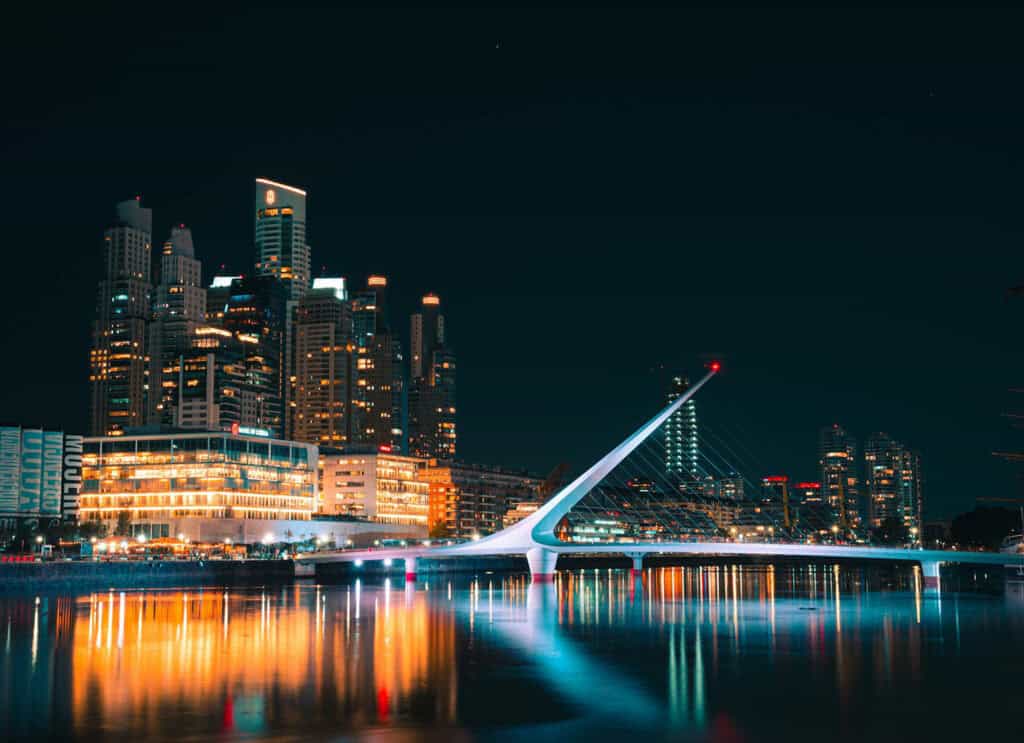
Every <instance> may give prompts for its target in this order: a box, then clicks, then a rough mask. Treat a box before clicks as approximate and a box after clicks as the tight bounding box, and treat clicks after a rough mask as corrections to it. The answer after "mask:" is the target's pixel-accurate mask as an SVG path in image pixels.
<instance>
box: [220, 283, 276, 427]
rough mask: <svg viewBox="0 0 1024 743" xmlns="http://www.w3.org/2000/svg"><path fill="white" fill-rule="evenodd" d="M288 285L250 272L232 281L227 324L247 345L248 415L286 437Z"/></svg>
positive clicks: (245, 410) (245, 413)
mask: <svg viewBox="0 0 1024 743" xmlns="http://www.w3.org/2000/svg"><path fill="white" fill-rule="evenodd" d="M286 291H287V289H286V287H285V286H284V284H283V282H281V281H280V280H278V279H276V278H275V277H273V276H245V277H243V278H241V279H237V280H235V281H233V282H232V284H231V294H230V296H229V297H228V301H227V304H226V305H225V307H224V318H223V320H222V323H221V325H222V327H223V328H224V329H225V330H227V331H229V332H230V333H231V334H232V335H233V336H234V337H236V338H237V339H238V340H239V341H241V342H242V343H243V344H244V345H243V348H244V349H245V352H244V353H245V362H244V363H245V376H246V381H247V386H246V390H247V392H246V394H245V396H244V399H243V401H242V417H243V418H244V419H245V420H247V421H252V422H253V423H252V425H254V426H256V427H258V428H266V429H268V430H270V431H271V433H272V435H274V436H280V435H281V432H282V431H283V430H284V418H283V415H284V411H283V409H282V407H283V400H284V363H283V362H284V346H285V344H284V334H285V327H286V321H285V312H286V308H287V304H288V300H287V296H286Z"/></svg>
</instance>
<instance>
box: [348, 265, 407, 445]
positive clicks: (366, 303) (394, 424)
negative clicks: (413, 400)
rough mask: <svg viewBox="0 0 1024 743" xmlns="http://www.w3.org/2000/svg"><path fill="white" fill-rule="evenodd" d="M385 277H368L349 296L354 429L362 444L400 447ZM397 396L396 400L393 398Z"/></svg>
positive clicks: (397, 378) (398, 377)
mask: <svg viewBox="0 0 1024 743" xmlns="http://www.w3.org/2000/svg"><path fill="white" fill-rule="evenodd" d="M387 286H388V280H387V277H385V276H370V277H369V279H368V280H367V282H366V288H365V289H363V290H361V291H359V292H357V293H356V294H355V296H354V297H353V299H352V318H353V328H354V336H355V342H356V347H357V360H356V365H357V377H358V381H357V383H356V397H355V399H354V400H353V404H354V405H356V406H358V407H359V408H360V409H361V413H362V415H361V425H360V426H359V428H358V430H354V431H353V436H354V439H355V440H356V441H358V442H361V443H368V444H374V445H375V446H378V447H381V446H386V447H390V448H391V449H392V450H394V451H396V452H398V451H401V450H402V438H403V435H402V431H403V429H402V419H401V394H402V386H403V376H402V369H401V366H400V364H401V348H400V346H399V345H398V339H396V338H395V337H394V335H393V334H392V332H391V322H390V318H389V315H388V298H387ZM396 396H397V398H398V400H397V401H396V399H395V398H396Z"/></svg>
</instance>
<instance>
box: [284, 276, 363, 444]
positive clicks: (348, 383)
mask: <svg viewBox="0 0 1024 743" xmlns="http://www.w3.org/2000/svg"><path fill="white" fill-rule="evenodd" d="M313 287H314V288H313V289H311V290H310V291H309V292H308V293H307V294H306V296H304V297H303V298H302V299H301V300H299V303H298V305H297V306H296V307H295V311H294V318H293V320H292V334H293V338H292V342H291V348H292V353H293V355H294V358H293V360H292V363H291V368H292V375H291V377H289V380H288V430H287V438H289V439H292V440H294V441H305V442H307V443H310V444H321V445H334V446H341V445H343V444H346V443H348V442H349V441H351V440H352V427H353V423H354V420H353V419H354V418H355V417H356V416H355V415H354V410H353V407H352V398H353V385H354V381H355V375H354V371H355V370H354V369H353V366H354V365H353V358H354V357H355V355H356V353H355V351H356V347H355V344H354V342H353V339H352V314H351V310H350V306H349V304H348V302H347V301H346V296H345V288H344V279H334V280H332V279H317V280H316V282H314V285H313Z"/></svg>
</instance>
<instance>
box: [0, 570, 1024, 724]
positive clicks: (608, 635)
mask: <svg viewBox="0 0 1024 743" xmlns="http://www.w3.org/2000/svg"><path fill="white" fill-rule="evenodd" d="M901 587H902V588H903V589H904V590H899V591H880V590H869V589H868V582H866V579H865V573H864V572H863V571H855V570H847V569H843V570H840V569H839V568H838V567H829V568H827V569H822V568H805V569H792V568H786V569H776V568H774V567H771V566H769V567H767V568H765V567H756V568H751V567H742V566H733V565H724V566H712V567H693V568H662V569H649V570H646V571H645V572H644V573H643V575H642V576H641V577H637V578H633V577H632V576H630V574H629V572H628V571H619V570H604V569H602V570H594V569H587V570H578V571H573V572H563V573H560V574H559V578H558V580H557V582H556V583H555V585H538V586H534V585H531V584H530V583H529V579H528V578H527V577H525V576H512V577H510V576H502V575H480V576H477V577H476V578H475V579H473V580H471V581H467V580H461V581H459V580H457V579H455V578H451V579H450V578H449V577H447V576H432V577H430V579H429V580H421V581H420V582H419V583H418V584H416V585H415V586H413V585H406V584H404V583H402V582H393V581H384V582H379V583H377V584H375V585H367V584H364V583H362V582H356V583H354V584H352V585H335V586H315V585H312V584H301V583H299V584H295V585H291V586H286V587H277V588H268V589H245V590H241V589H233V590H229V591H225V590H223V589H211V588H207V589H197V588H192V589H188V590H180V591H179V590H154V591H126V592H121V591H109V592H102V593H94V594H89V595H84V596H79V597H40V598H39V599H38V600H37V599H36V598H35V597H31V598H18V599H10V598H7V599H0V622H2V624H0V632H2V633H3V655H2V658H3V660H2V665H0V729H3V730H5V731H9V733H10V735H9V736H8V737H10V738H18V737H32V738H35V739H39V738H40V737H51V738H63V739H69V738H70V739H82V740H89V739H98V738H101V737H108V736H112V735H116V736H121V737H125V738H128V739H140V738H143V737H145V738H150V739H175V740H182V739H189V738H193V739H204V738H209V737H211V736H215V737H217V738H218V739H232V738H235V737H267V738H283V737H286V736H293V735H296V736H303V735H307V736H316V737H346V736H350V735H352V734H360V733H362V732H367V733H377V734H379V733H388V732H390V733H402V734H405V735H412V736H415V735H416V734H417V733H420V732H423V731H441V732H440V733H439V735H440V736H441V737H445V738H450V737H452V735H453V734H456V733H460V732H461V733H464V734H465V735H466V736H467V737H471V738H474V739H478V738H482V737H483V738H507V739H512V738H517V737H528V738H530V739H531V740H546V739H551V740H556V739H559V740H564V739H567V738H573V737H582V736H587V737H591V738H597V739H601V738H612V737H620V738H621V736H622V734H624V733H626V732H637V731H642V732H643V733H644V734H645V735H646V736H647V737H653V738H665V737H667V738H693V739H718V740H760V739H787V740H791V739H794V738H797V739H810V738H812V737H815V738H817V737H820V736H821V735H823V734H825V735H829V736H830V737H833V738H840V739H849V740H858V739H863V738H865V737H869V736H870V737H872V738H875V739H894V740H895V739H914V738H917V737H927V735H929V734H930V735H932V736H933V737H934V736H936V735H937V736H940V737H942V738H946V737H947V736H948V735H949V734H951V733H953V732H955V731H957V730H958V729H961V728H962V732H963V733H964V734H967V733H969V732H970V731H971V730H972V729H973V727H972V726H976V725H977V724H979V719H978V711H977V710H979V709H983V710H986V712H985V715H984V720H983V721H984V724H985V729H986V732H987V733H992V732H999V733H1001V734H1006V735H1011V734H1012V735H1014V736H1016V735H1017V733H1019V732H1024V727H1022V726H1021V723H1020V722H1018V719H1019V715H1016V714H1015V713H1012V714H1011V712H1012V710H1014V709H1016V706H1015V705H1016V704H1017V703H1018V700H1017V696H1018V690H1019V689H1021V688H1024V684H1022V679H1021V660H1022V659H1024V603H1022V602H1021V601H1020V599H1019V598H1015V595H1014V594H1011V593H1008V594H1007V596H1005V597H997V598H991V597H970V596H963V595H957V594H948V593H947V594H945V595H944V596H943V597H942V598H941V599H934V598H929V597H924V596H922V595H921V593H920V582H919V580H918V577H917V576H916V575H915V576H912V577H911V578H909V579H907V580H904V581H903V585H902V586H901ZM958 726H959V727H958Z"/></svg>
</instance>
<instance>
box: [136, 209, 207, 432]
mask: <svg viewBox="0 0 1024 743" xmlns="http://www.w3.org/2000/svg"><path fill="white" fill-rule="evenodd" d="M159 266H160V273H159V279H158V283H157V286H156V291H155V295H154V299H153V320H152V323H151V324H150V328H149V343H148V347H149V363H150V372H149V391H150V394H149V414H148V419H149V423H151V424H159V423H164V424H168V425H173V424H174V422H175V421H174V412H173V410H172V408H173V406H174V404H175V402H176V400H175V394H174V393H175V390H176V389H177V381H178V380H177V379H174V369H175V367H176V364H177V362H178V360H179V358H180V357H181V354H183V353H185V352H186V351H188V350H189V348H190V347H191V344H192V335H193V333H194V331H195V329H196V328H197V327H199V326H200V325H203V324H204V323H205V316H206V289H205V288H203V286H202V266H201V264H200V262H199V261H198V260H196V257H195V248H194V246H193V244H192V231H191V230H189V229H188V228H187V227H186V226H185V225H183V224H182V225H178V226H177V227H174V228H172V229H171V236H170V237H169V238H168V239H167V241H166V242H164V245H163V249H162V250H161V252H160V264H159Z"/></svg>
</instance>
